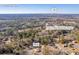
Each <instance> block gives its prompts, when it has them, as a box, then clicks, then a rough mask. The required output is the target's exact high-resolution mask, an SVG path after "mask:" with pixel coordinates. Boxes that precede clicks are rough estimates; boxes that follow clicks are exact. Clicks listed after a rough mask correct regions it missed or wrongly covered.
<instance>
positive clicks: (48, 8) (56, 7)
mask: <svg viewBox="0 0 79 59" xmlns="http://www.w3.org/2000/svg"><path fill="white" fill-rule="evenodd" d="M31 13H33V14H34V13H57V14H79V4H0V14H31Z"/></svg>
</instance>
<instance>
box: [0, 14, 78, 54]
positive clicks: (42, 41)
mask: <svg viewBox="0 0 79 59" xmlns="http://www.w3.org/2000/svg"><path fill="white" fill-rule="evenodd" d="M0 54H1V55H79V14H0Z"/></svg>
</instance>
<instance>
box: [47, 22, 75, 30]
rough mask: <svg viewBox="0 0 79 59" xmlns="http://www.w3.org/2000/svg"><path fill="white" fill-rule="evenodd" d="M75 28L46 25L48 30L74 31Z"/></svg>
mask: <svg viewBox="0 0 79 59" xmlns="http://www.w3.org/2000/svg"><path fill="white" fill-rule="evenodd" d="M73 29H74V26H64V25H50V24H49V23H46V30H73Z"/></svg>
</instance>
